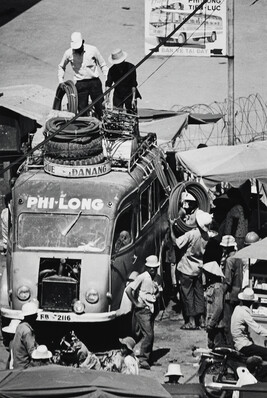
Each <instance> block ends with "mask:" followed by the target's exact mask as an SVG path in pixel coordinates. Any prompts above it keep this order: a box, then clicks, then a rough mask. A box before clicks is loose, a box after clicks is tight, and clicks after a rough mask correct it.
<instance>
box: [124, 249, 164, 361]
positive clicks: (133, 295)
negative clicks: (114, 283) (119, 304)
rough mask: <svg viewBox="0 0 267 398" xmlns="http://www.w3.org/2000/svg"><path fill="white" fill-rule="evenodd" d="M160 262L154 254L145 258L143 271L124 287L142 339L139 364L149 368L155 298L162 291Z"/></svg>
mask: <svg viewBox="0 0 267 398" xmlns="http://www.w3.org/2000/svg"><path fill="white" fill-rule="evenodd" d="M159 266H160V262H159V260H158V257H157V256H156V255H151V256H148V257H147V258H146V263H145V271H144V272H142V273H141V274H139V275H138V276H137V277H136V279H135V280H134V281H133V282H131V283H130V284H129V285H128V286H127V288H126V294H127V295H128V297H129V299H130V300H131V302H132V303H133V306H134V317H135V319H136V322H137V323H138V326H139V328H140V331H141V333H142V335H143V340H142V343H141V347H140V356H139V366H140V368H143V369H150V363H149V362H150V359H151V358H150V357H151V353H152V349H153V343H154V318H155V316H154V312H155V304H156V301H157V298H158V297H159V295H160V293H161V292H162V284H161V278H160V276H159V275H158V268H159Z"/></svg>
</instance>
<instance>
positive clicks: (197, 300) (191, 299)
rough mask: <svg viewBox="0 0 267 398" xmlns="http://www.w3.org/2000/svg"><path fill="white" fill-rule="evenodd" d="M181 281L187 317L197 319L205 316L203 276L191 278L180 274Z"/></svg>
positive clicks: (181, 291)
mask: <svg viewBox="0 0 267 398" xmlns="http://www.w3.org/2000/svg"><path fill="white" fill-rule="evenodd" d="M179 279H180V293H181V300H182V306H183V312H184V315H185V317H186V318H188V317H189V316H194V317H196V316H199V315H202V314H204V313H205V301H204V290H203V285H202V278H201V274H200V275H197V276H190V275H186V274H183V273H182V272H180V273H179Z"/></svg>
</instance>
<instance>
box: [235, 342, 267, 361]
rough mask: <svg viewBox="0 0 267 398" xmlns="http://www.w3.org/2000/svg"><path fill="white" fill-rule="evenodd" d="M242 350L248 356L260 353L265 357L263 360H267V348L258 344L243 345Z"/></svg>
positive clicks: (259, 354)
mask: <svg viewBox="0 0 267 398" xmlns="http://www.w3.org/2000/svg"><path fill="white" fill-rule="evenodd" d="M240 352H242V354H244V355H245V356H246V357H252V356H253V355H258V356H259V357H261V358H262V359H263V361H267V348H266V347H262V346H260V345H256V344H250V345H248V346H246V347H242V348H241V350H240Z"/></svg>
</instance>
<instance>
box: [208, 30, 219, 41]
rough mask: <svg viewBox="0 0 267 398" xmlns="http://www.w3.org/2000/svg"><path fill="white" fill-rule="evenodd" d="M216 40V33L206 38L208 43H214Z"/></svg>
mask: <svg viewBox="0 0 267 398" xmlns="http://www.w3.org/2000/svg"><path fill="white" fill-rule="evenodd" d="M216 39H217V35H216V32H212V34H211V36H209V37H208V42H209V43H214V42H215V40H216Z"/></svg>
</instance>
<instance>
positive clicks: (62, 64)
mask: <svg viewBox="0 0 267 398" xmlns="http://www.w3.org/2000/svg"><path fill="white" fill-rule="evenodd" d="M68 63H69V57H68V52H67V51H66V52H65V53H64V55H63V57H62V60H61V61H60V63H59V65H58V72H57V76H58V82H59V83H63V82H64V75H65V70H66V66H67V65H68Z"/></svg>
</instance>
